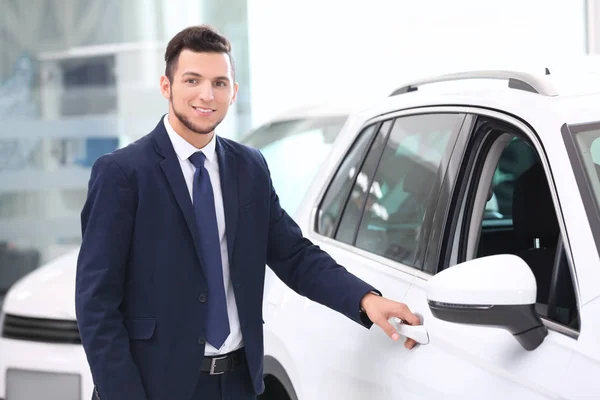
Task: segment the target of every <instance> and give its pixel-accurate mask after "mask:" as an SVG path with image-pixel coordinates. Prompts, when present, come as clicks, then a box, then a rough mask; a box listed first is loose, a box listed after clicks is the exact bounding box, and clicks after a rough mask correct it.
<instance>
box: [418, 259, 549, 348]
mask: <svg viewBox="0 0 600 400" xmlns="http://www.w3.org/2000/svg"><path fill="white" fill-rule="evenodd" d="M536 292H537V286H536V282H535V277H534V276H533V273H532V272H531V269H530V268H529V266H528V265H527V263H525V261H523V260H522V259H521V258H519V257H517V256H514V255H510V254H502V255H493V256H488V257H482V258H478V259H475V260H471V261H467V262H464V263H462V264H458V265H456V266H454V267H451V268H448V269H446V270H444V271H442V272H440V273H438V274H437V275H435V276H433V277H432V278H431V279H429V283H428V289H427V301H428V303H429V308H430V309H431V312H432V314H433V315H434V316H435V317H436V318H439V319H441V320H444V321H448V322H457V323H461V324H473V325H487V326H495V327H500V328H504V329H506V330H508V331H509V332H510V333H512V334H513V335H514V337H515V339H517V341H518V342H519V343H520V344H521V345H522V346H523V348H525V349H526V350H534V349H536V348H537V347H538V346H539V345H540V344H541V343H542V342H543V341H544V338H545V337H546V335H547V334H548V330H547V329H546V327H545V326H544V324H543V322H542V320H541V319H540V317H539V316H538V315H537V314H536V312H535V300H536Z"/></svg>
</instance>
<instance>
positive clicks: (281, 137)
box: [242, 116, 346, 215]
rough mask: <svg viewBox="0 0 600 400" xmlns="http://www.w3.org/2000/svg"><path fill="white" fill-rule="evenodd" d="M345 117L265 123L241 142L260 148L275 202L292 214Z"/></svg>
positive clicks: (328, 150)
mask: <svg viewBox="0 0 600 400" xmlns="http://www.w3.org/2000/svg"><path fill="white" fill-rule="evenodd" d="M345 121H346V117H335V116H334V117H318V118H303V119H294V120H288V121H278V122H274V123H269V124H266V125H264V126H262V127H260V128H258V129H257V130H255V131H254V132H252V133H251V134H249V135H248V136H247V137H246V138H245V139H243V140H242V143H244V144H246V145H248V146H251V147H254V148H257V149H258V150H260V151H261V153H262V154H263V156H264V157H265V160H266V161H267V164H268V165H269V170H270V172H271V180H272V181H273V186H274V188H275V190H276V192H277V195H278V197H279V202H280V204H281V206H282V207H283V209H285V210H286V211H287V212H288V214H290V215H294V213H295V212H296V210H297V209H298V206H299V205H300V202H301V201H302V199H303V197H304V195H305V193H306V191H307V190H308V187H309V186H310V184H311V182H312V180H313V179H314V177H315V176H316V174H317V172H318V170H319V168H320V167H321V165H322V163H323V161H324V160H325V158H326V157H327V154H329V152H330V151H331V146H332V145H333V142H334V140H335V138H336V137H337V135H338V134H339V133H340V131H341V130H342V127H343V126H344V123H345Z"/></svg>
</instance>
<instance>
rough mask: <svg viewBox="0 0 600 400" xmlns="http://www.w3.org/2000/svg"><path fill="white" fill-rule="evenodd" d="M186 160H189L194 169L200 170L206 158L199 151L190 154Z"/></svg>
mask: <svg viewBox="0 0 600 400" xmlns="http://www.w3.org/2000/svg"><path fill="white" fill-rule="evenodd" d="M188 160H190V162H191V163H192V164H194V167H196V168H202V167H203V166H204V161H205V160H206V156H205V155H204V153H203V152H201V151H197V152H195V153H194V154H192V155H191V156H190V157H189V158H188Z"/></svg>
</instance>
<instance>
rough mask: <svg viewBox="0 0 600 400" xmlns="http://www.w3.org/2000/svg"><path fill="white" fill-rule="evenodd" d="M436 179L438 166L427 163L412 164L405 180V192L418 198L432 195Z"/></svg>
mask: <svg viewBox="0 0 600 400" xmlns="http://www.w3.org/2000/svg"><path fill="white" fill-rule="evenodd" d="M435 177H436V166H435V165H434V164H432V163H428V162H426V161H421V162H416V163H412V164H411V165H410V167H409V170H408V172H407V173H406V177H405V178H404V185H403V187H402V188H403V190H404V191H405V192H408V193H412V194H414V195H416V196H418V197H427V196H429V195H430V193H431V189H432V188H433V184H434V182H435Z"/></svg>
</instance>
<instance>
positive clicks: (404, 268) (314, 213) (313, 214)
mask: <svg viewBox="0 0 600 400" xmlns="http://www.w3.org/2000/svg"><path fill="white" fill-rule="evenodd" d="M466 109H468V108H465V107H459V106H445V105H444V106H427V107H414V108H408V109H404V110H398V111H390V112H384V113H382V114H379V115H377V116H375V117H372V118H369V119H367V120H366V121H364V122H363V124H362V125H361V126H360V128H359V129H357V131H358V132H363V131H364V129H366V128H368V127H369V126H371V125H373V124H379V126H378V127H377V132H376V133H375V134H374V135H373V137H372V138H371V141H370V142H369V147H368V150H370V149H371V146H372V144H373V140H375V138H376V136H377V134H378V133H379V129H380V128H381V126H382V125H383V123H384V122H385V121H388V120H395V119H396V118H401V117H410V116H417V115H426V114H461V115H462V116H463V119H462V122H461V126H460V128H459V129H458V130H457V132H456V133H455V134H454V135H452V136H451V137H450V139H449V140H448V149H449V150H448V151H447V154H446V155H445V156H444V158H443V160H442V162H441V165H440V167H441V168H443V173H442V180H441V181H439V176H438V177H437V178H438V180H436V186H435V187H434V189H435V190H437V191H438V194H440V191H441V183H442V182H443V180H444V177H445V175H446V173H447V165H446V164H447V163H448V161H450V160H451V159H452V153H453V152H454V148H455V147H456V143H457V141H458V140H459V138H460V137H461V135H462V134H463V133H464V132H463V130H464V127H465V125H466V124H465V123H466V122H467V121H468V120H469V118H468V113H467V112H466V111H465V110H466ZM392 127H393V124H392ZM391 130H392V129H390V131H389V132H388V135H387V138H388V139H389V134H390V133H391ZM357 137H358V136H354V137H353V140H352V141H349V143H348V145H347V146H345V149H344V155H345V154H347V153H348V152H349V150H350V149H351V148H352V146H353V145H354V143H355V142H356V140H357ZM368 150H367V152H365V154H364V155H363V157H362V159H361V162H360V166H361V168H362V164H363V163H364V161H365V159H366V157H367V155H368ZM343 162H344V157H340V158H339V160H337V161H336V164H335V167H334V168H332V169H331V171H330V172H329V173H328V174H327V178H326V180H325V182H326V184H324V185H323V187H321V188H320V189H319V193H318V194H317V197H316V200H315V202H314V204H313V207H312V209H311V211H310V214H309V221H310V227H311V228H310V230H309V231H308V232H307V234H308V235H309V236H310V237H313V238H314V239H316V240H320V241H323V242H326V243H327V244H329V245H334V246H336V247H339V248H341V249H345V250H352V251H353V252H354V253H355V254H357V255H361V256H363V257H365V258H367V259H369V260H373V261H376V262H379V263H382V264H384V265H386V266H389V267H391V268H393V269H396V270H399V271H401V272H406V273H410V274H411V275H414V274H415V273H417V272H422V269H421V268H416V267H413V266H410V265H406V264H402V263H400V262H397V261H394V260H391V259H388V258H385V257H383V256H379V255H377V254H375V253H371V252H368V251H366V250H362V249H359V248H357V247H355V246H354V245H349V244H347V243H343V242H340V241H339V240H336V239H335V237H329V236H325V235H323V234H322V233H320V232H318V231H317V227H318V223H319V209H320V206H321V204H322V203H323V200H324V198H325V196H326V195H327V191H328V189H329V188H330V187H331V182H332V180H333V179H334V178H335V176H336V175H337V172H338V171H339V169H340V167H341V165H342V163H343ZM438 175H439V174H438ZM349 195H350V193H348V195H347V196H349ZM439 197H440V196H437V198H438V202H436V203H431V204H429V206H428V209H429V208H430V207H431V210H432V216H431V217H430V219H429V220H428V221H424V222H423V229H422V231H423V233H422V237H430V236H431V230H432V226H433V220H434V218H435V214H436V210H437V207H438V203H439ZM347 201H348V198H346V202H347ZM344 208H345V204H344ZM342 213H343V210H342ZM361 218H362V216H361ZM340 221H341V218H340ZM338 225H339V223H338ZM336 230H337V226H336ZM357 230H358V228H357ZM355 236H356V235H355ZM426 242H427V245H425V246H423V248H422V249H419V251H418V252H417V255H418V257H420V258H421V259H422V261H423V263H422V265H425V259H426V254H427V249H428V247H429V243H430V241H429V240H427V241H426ZM384 260H385V261H384Z"/></svg>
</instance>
